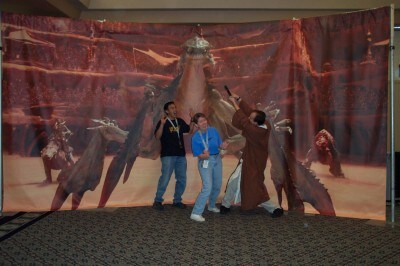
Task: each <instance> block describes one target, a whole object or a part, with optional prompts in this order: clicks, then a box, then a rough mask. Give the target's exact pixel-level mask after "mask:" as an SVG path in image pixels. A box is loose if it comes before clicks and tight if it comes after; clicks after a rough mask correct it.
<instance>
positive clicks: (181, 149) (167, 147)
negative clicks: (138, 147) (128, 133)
mask: <svg viewBox="0 0 400 266" xmlns="http://www.w3.org/2000/svg"><path fill="white" fill-rule="evenodd" d="M176 121H178V127H177V125H176ZM171 122H172V123H173V124H174V126H175V128H177V129H178V130H179V138H178V134H177V133H176V130H175V129H174V127H173V126H172V125H171ZM171 122H170V121H169V120H167V121H166V122H165V124H164V128H163V132H162V135H161V138H160V141H161V154H160V157H164V156H185V154H186V153H185V143H184V141H183V133H188V132H189V130H190V127H189V125H188V124H186V122H185V121H184V120H182V119H180V118H177V119H176V120H175V119H174V120H171ZM160 125H161V121H158V123H157V126H156V130H154V134H156V132H157V130H158V128H159V127H160ZM179 143H181V145H180V144H179Z"/></svg>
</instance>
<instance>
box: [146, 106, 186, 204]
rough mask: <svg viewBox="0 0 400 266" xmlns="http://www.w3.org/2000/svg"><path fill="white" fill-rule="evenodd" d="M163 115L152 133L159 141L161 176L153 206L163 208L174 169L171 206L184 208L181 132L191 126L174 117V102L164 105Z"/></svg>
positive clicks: (184, 160) (184, 169) (183, 157)
mask: <svg viewBox="0 0 400 266" xmlns="http://www.w3.org/2000/svg"><path fill="white" fill-rule="evenodd" d="M164 112H165V114H166V116H165V117H162V118H161V120H160V121H159V122H158V124H157V126H156V129H155V131H154V135H155V137H156V138H157V139H159V140H160V141H161V155H160V157H161V176H160V179H159V180H158V186H157V192H156V197H155V199H154V204H153V208H154V209H156V210H160V211H161V210H163V209H164V206H163V205H162V202H163V201H164V199H163V196H164V193H165V190H166V189H167V186H168V183H169V180H170V178H171V175H172V172H174V171H175V178H176V185H175V194H174V201H173V204H172V206H174V207H178V208H180V209H185V208H186V205H185V204H184V203H182V194H183V192H184V191H185V187H186V168H187V162H186V157H185V155H186V152H185V143H184V141H183V134H184V133H189V132H190V131H191V127H190V126H189V125H188V124H186V122H185V121H184V120H183V119H181V118H178V117H176V106H175V103H174V102H167V103H166V104H165V105H164Z"/></svg>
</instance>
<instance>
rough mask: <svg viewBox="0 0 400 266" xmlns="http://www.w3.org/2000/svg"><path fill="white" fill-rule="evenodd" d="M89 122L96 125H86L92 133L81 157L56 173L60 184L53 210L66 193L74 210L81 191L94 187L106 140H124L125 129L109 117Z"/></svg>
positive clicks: (79, 199)
mask: <svg viewBox="0 0 400 266" xmlns="http://www.w3.org/2000/svg"><path fill="white" fill-rule="evenodd" d="M92 121H93V122H95V123H98V124H99V125H98V126H96V127H90V128H88V130H92V131H94V135H93V137H92V139H91V140H90V142H89V144H88V146H87V148H86V149H85V151H84V152H83V154H82V156H81V157H80V158H79V160H78V161H77V162H76V163H75V164H74V165H73V166H72V167H69V168H66V169H64V170H62V171H61V173H60V174H59V175H58V179H57V180H58V182H59V185H58V187H57V190H56V193H55V195H54V198H53V202H52V204H51V210H53V211H54V210H58V209H60V208H61V206H62V205H63V203H64V202H65V200H66V199H67V197H68V196H69V194H72V209H73V210H75V209H77V208H78V207H79V204H80V202H81V200H82V197H83V195H84V193H85V192H86V191H88V190H91V191H93V190H95V189H96V187H97V185H98V184H99V182H100V179H101V175H102V172H103V165H104V157H105V153H106V148H107V144H108V142H109V141H116V142H118V143H124V142H125V140H126V137H127V135H128V132H127V131H124V130H122V129H120V128H119V127H118V125H117V123H116V121H114V120H110V119H108V118H104V119H102V120H98V119H92Z"/></svg>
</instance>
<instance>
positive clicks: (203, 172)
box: [190, 113, 228, 222]
mask: <svg viewBox="0 0 400 266" xmlns="http://www.w3.org/2000/svg"><path fill="white" fill-rule="evenodd" d="M192 120H193V122H194V124H195V127H197V129H198V130H197V132H196V133H194V134H193V136H192V152H193V156H195V157H197V158H198V169H199V173H200V176H201V180H202V182H203V187H202V189H201V192H200V194H199V196H198V197H197V199H196V203H195V204H194V207H193V210H192V214H191V215H190V219H192V220H194V221H197V222H204V221H205V219H204V217H203V216H202V214H203V212H204V208H205V206H206V203H207V200H208V210H209V211H211V212H216V213H219V209H218V208H217V207H216V206H215V203H216V200H217V198H218V195H219V193H220V191H221V184H222V160H221V153H220V150H224V149H225V148H226V147H227V146H228V143H227V142H226V141H225V142H222V140H221V137H220V135H219V133H218V131H217V129H215V128H214V127H210V126H209V125H208V121H207V118H206V116H205V115H204V114H202V113H197V114H195V115H194V116H193V118H192Z"/></svg>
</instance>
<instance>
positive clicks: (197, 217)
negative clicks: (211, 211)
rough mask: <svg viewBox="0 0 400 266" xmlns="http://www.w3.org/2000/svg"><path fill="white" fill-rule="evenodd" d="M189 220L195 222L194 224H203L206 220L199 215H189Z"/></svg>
mask: <svg viewBox="0 0 400 266" xmlns="http://www.w3.org/2000/svg"><path fill="white" fill-rule="evenodd" d="M190 219H192V220H194V221H196V222H204V221H205V220H206V219H204V217H203V216H201V215H199V214H193V213H192V214H191V215H190Z"/></svg>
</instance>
